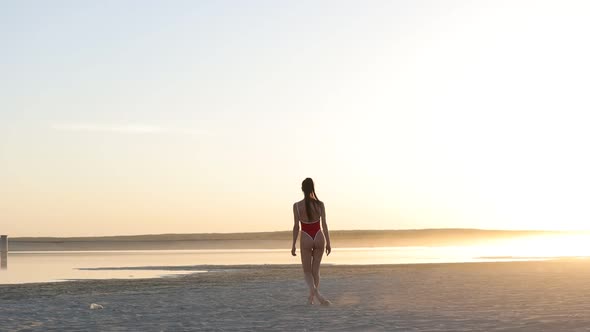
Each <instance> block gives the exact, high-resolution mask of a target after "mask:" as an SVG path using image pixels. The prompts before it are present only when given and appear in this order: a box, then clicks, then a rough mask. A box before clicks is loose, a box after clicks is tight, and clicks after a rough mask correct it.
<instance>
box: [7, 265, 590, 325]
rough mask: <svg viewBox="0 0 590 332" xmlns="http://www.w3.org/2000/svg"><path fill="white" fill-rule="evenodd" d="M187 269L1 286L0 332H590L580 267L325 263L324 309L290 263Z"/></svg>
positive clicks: (588, 286) (588, 276)
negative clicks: (309, 300) (327, 302)
mask: <svg viewBox="0 0 590 332" xmlns="http://www.w3.org/2000/svg"><path fill="white" fill-rule="evenodd" d="M179 269H180V268H179ZM182 269H186V267H183V268H182ZM191 269H195V270H203V269H205V270H209V271H210V272H209V273H199V274H192V275H186V276H181V277H174V278H161V279H141V280H100V281H69V282H61V283H43V284H25V285H3V286H0V317H2V319H1V320H0V322H1V325H0V330H1V331H82V330H84V331H194V330H203V331H590V311H589V309H590V305H589V304H588V298H589V297H590V283H589V282H588V280H590V262H588V261H586V260H561V261H545V262H511V263H464V264H424V265H373V266H360V265H356V266H342V265H340V266H324V267H323V270H322V274H323V279H322V282H323V283H322V286H321V289H322V292H323V293H324V295H325V296H326V297H328V298H330V299H331V301H332V302H333V304H332V305H331V306H329V307H322V306H319V305H313V306H309V305H306V304H305V301H306V287H305V284H304V282H303V278H302V277H301V269H300V267H299V266H296V265H266V266H195V267H191ZM92 303H96V304H99V305H101V306H102V307H103V309H97V310H91V309H90V305H91V304H92Z"/></svg>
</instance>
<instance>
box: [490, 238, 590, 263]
mask: <svg viewBox="0 0 590 332" xmlns="http://www.w3.org/2000/svg"><path fill="white" fill-rule="evenodd" d="M489 250H490V253H492V252H493V255H494V256H511V257H530V258H534V257H538V258H556V257H590V234H587V233H584V234H555V235H553V234H552V235H539V236H530V237H523V238H515V239H511V240H505V241H501V242H499V243H496V244H495V245H493V246H490V247H489Z"/></svg>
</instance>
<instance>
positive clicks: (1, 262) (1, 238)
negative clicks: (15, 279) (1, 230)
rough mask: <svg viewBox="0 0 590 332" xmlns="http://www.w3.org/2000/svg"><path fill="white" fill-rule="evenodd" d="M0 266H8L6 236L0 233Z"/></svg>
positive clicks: (2, 267)
mask: <svg viewBox="0 0 590 332" xmlns="http://www.w3.org/2000/svg"><path fill="white" fill-rule="evenodd" d="M0 256H1V258H0V268H1V269H3V270H4V269H6V267H7V266H8V236H7V235H0Z"/></svg>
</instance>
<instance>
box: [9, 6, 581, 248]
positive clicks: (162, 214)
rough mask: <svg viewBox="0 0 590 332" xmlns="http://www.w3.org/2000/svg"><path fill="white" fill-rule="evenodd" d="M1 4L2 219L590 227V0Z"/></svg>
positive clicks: (37, 232)
mask: <svg viewBox="0 0 590 332" xmlns="http://www.w3.org/2000/svg"><path fill="white" fill-rule="evenodd" d="M1 7H2V10H0V28H1V29H0V36H1V37H3V38H0V40H2V42H1V43H2V50H3V51H2V52H1V53H0V70H1V71H2V73H3V74H2V78H0V110H1V111H0V183H1V185H0V233H1V234H8V235H9V236H11V237H20V236H60V237H64V236H104V235H113V234H118V235H125V234H170V233H234V232H236V233H239V232H263V231H280V230H287V229H290V228H291V226H292V223H293V216H292V210H291V207H292V204H293V202H295V201H297V200H300V199H301V198H302V194H301V190H300V186H301V181H302V180H303V179H304V178H306V177H312V178H313V179H314V180H315V182H316V189H317V190H316V191H317V194H318V196H319V198H320V199H321V200H323V201H324V202H325V204H326V208H327V217H328V224H329V226H330V228H331V229H334V230H336V229H381V230H385V229H422V228H478V229H503V230H510V229H528V230H575V229H580V230H588V229H590V225H588V220H590V210H589V209H588V208H587V202H588V201H590V191H589V190H588V188H590V174H589V172H588V170H589V169H590V157H589V156H588V154H587V153H584V151H586V149H587V144H586V142H588V141H590V131H588V130H587V128H588V127H589V126H590V121H589V115H588V109H590V99H589V98H587V91H589V90H590V81H589V80H588V79H587V78H588V77H590V62H588V60H587V59H589V58H590V44H589V43H587V42H586V40H587V32H588V31H590V20H588V17H590V3H587V2H584V1H577V0H566V1H560V2H554V1H532V0H514V1H478V2H470V1H445V2H439V1H434V0H422V1H410V0H407V1H394V2H390V1H377V2H370V3H367V2H362V1H326V2H321V3H318V2H312V1H303V2H272V1H249V2H239V1H199V2H193V1H175V2H173V3H164V2H158V1H156V2H139V1H131V0H130V1H106V2H96V3H93V2H76V1H65V0H58V1H52V2H40V1H38V2H23V1H11V2H6V3H3V5H2V6H1Z"/></svg>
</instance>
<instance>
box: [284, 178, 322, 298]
mask: <svg viewBox="0 0 590 332" xmlns="http://www.w3.org/2000/svg"><path fill="white" fill-rule="evenodd" d="M301 190H303V195H304V198H303V200H301V201H299V202H297V203H295V204H293V217H294V218H293V219H294V223H293V247H292V248H291V255H293V256H297V254H296V253H295V243H296V242H297V236H298V235H299V222H301V240H300V241H299V244H300V246H301V248H300V250H301V264H302V265H303V274H304V276H305V282H306V283H307V286H308V287H309V298H308V300H307V303H308V304H313V300H314V298H317V299H318V301H320V303H321V304H323V305H329V304H330V301H328V300H326V299H325V298H324V297H323V296H322V294H320V291H319V287H320V263H321V262H322V256H323V255H324V250H326V255H330V252H331V251H332V247H331V246H330V234H329V233H328V224H327V223H326V209H325V208H324V203H322V202H321V201H320V200H319V199H318V197H317V195H316V194H315V189H314V185H313V180H312V179H310V178H307V179H305V180H303V183H302V184H301ZM320 219H321V222H322V224H321V225H322V227H321V228H323V230H324V232H322V229H321V228H320ZM324 233H325V234H324ZM324 235H325V237H324Z"/></svg>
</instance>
